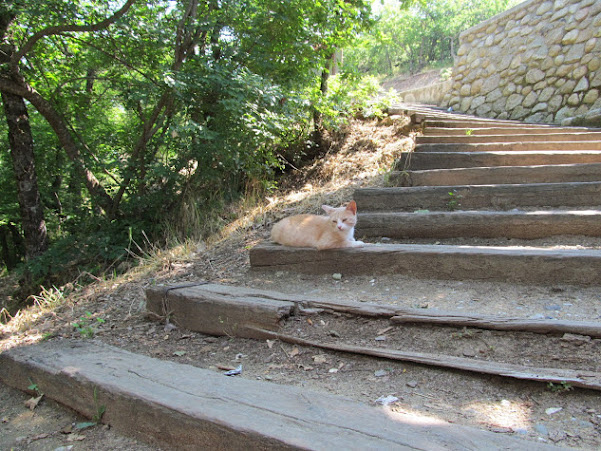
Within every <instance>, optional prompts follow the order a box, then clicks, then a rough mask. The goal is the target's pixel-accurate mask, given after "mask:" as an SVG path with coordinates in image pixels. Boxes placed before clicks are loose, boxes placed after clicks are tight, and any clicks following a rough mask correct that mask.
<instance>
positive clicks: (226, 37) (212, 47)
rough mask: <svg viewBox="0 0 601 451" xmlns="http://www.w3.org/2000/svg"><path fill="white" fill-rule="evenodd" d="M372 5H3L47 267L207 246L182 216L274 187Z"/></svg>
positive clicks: (9, 88) (39, 0)
mask: <svg viewBox="0 0 601 451" xmlns="http://www.w3.org/2000/svg"><path fill="white" fill-rule="evenodd" d="M367 4H368V2H367V1H359V0H352V1H351V0H348V1H344V0H327V1H321V2H314V1H309V0H299V1H298V2H282V1H281V0H261V1H259V0H178V1H167V0H148V1H144V2H139V1H138V2H136V1H134V0H127V1H126V0H121V1H119V2H104V1H99V0H85V1H84V0H79V1H71V0H28V1H27V2H25V1H15V2H9V3H6V5H8V8H9V11H10V13H11V14H12V17H13V19H12V20H11V21H9V23H8V25H7V28H6V29H7V32H6V34H5V35H4V37H3V45H5V46H6V47H7V48H10V49H11V52H7V57H6V59H5V61H4V62H3V63H2V71H1V72H0V91H1V92H3V93H7V94H9V95H12V96H16V97H19V98H22V99H24V100H25V105H26V107H27V108H29V114H30V122H31V130H32V131H31V133H32V135H33V138H34V139H33V142H35V145H36V147H35V149H34V151H35V158H36V163H37V171H38V177H39V180H40V183H39V187H40V188H39V189H40V191H41V193H40V196H39V197H40V198H41V200H42V205H43V207H44V211H45V214H46V220H47V223H48V230H49V234H50V237H51V241H52V246H51V251H49V252H50V253H49V257H48V258H51V257H52V256H54V257H52V258H54V260H55V261H56V260H57V259H59V256H58V254H57V252H58V249H59V247H58V244H59V242H60V241H61V240H67V239H68V240H67V241H65V242H66V243H70V244H66V245H65V246H64V247H62V251H61V252H63V254H61V255H60V259H61V260H68V261H71V262H72V261H77V259H78V258H81V257H79V256H77V255H73V253H72V249H75V248H78V249H82V250H86V252H89V251H91V250H94V252H96V254H95V255H94V257H93V258H91V260H94V261H96V262H97V261H102V260H107V261H111V260H114V259H115V258H117V257H116V256H115V253H116V252H117V251H118V250H119V252H123V248H124V247H125V246H126V245H127V240H128V239H130V238H131V237H132V234H133V235H135V234H138V235H139V236H141V233H142V232H143V231H146V232H157V234H156V235H155V237H157V236H159V235H160V232H161V229H162V228H164V227H165V225H166V223H171V224H174V223H175V224H177V227H178V230H180V231H181V232H182V233H185V234H189V233H194V230H193V229H198V228H199V226H198V223H200V222H201V221H198V223H197V224H188V223H187V220H186V219H185V218H184V217H183V215H182V214H180V212H182V211H187V210H190V209H193V210H196V211H198V214H197V215H196V216H197V217H201V216H200V215H205V214H214V213H211V211H218V210H215V207H219V206H220V205H222V204H223V203H224V202H227V201H228V200H230V199H233V198H235V197H236V196H239V195H240V194H243V193H244V190H245V189H246V187H248V186H256V185H262V186H269V185H270V183H271V182H270V181H271V180H272V179H273V175H274V173H275V170H277V168H278V167H279V166H280V164H281V161H280V159H279V157H278V154H279V152H278V149H280V148H285V147H287V146H289V145H290V144H291V143H292V142H303V140H304V139H305V138H306V132H307V130H308V129H309V126H310V124H311V118H312V110H311V105H312V104H313V105H315V104H316V103H317V102H318V101H319V97H320V94H319V92H320V90H319V87H320V80H321V78H320V75H321V73H322V72H324V71H323V68H324V67H325V63H326V61H327V57H328V55H331V53H332V51H333V49H335V48H337V47H339V46H341V45H342V44H343V43H344V42H347V41H348V39H350V38H352V37H353V36H355V35H356V34H357V32H358V30H359V29H360V27H361V26H362V24H363V23H365V21H367V18H368V11H369V8H368V5H367ZM325 73H326V75H327V71H325ZM6 175H8V174H7V172H5V171H0V177H1V176H6ZM13 175H14V174H13ZM0 182H1V183H0V189H2V187H4V186H5V183H4V181H3V180H0ZM6 186H7V185H6ZM3 194H4V193H0V195H3ZM2 214H3V213H2V211H1V210H0V215H2ZM8 219H9V218H1V217H0V220H5V221H7V220H8ZM11 220H13V221H14V219H12V218H11ZM21 222H23V221H21ZM202 222H203V223H210V222H211V221H208V220H203V221H202ZM171 227H172V226H171ZM171 230H173V228H171ZM148 235H150V236H152V233H148ZM69 240H70V241H69ZM119 240H121V241H119ZM123 240H125V243H123ZM107 249H108V250H107ZM112 249H114V250H115V253H113V252H112ZM80 254H83V251H80ZM42 266H44V267H45V268H48V267H50V266H53V265H51V264H44V265H42ZM54 266H55V267H56V266H57V265H54Z"/></svg>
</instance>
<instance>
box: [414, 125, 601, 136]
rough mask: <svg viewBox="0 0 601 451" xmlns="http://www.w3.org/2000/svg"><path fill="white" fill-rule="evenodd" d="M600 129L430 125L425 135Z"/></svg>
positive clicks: (588, 129) (537, 132)
mask: <svg viewBox="0 0 601 451" xmlns="http://www.w3.org/2000/svg"><path fill="white" fill-rule="evenodd" d="M599 131H601V130H599V129H590V128H585V127H552V128H549V127H547V128H541V127H519V128H511V127H494V125H491V126H489V127H475V128H445V127H428V128H426V129H424V131H423V134H424V136H440V135H444V136H466V135H468V134H469V135H470V136H472V137H473V136H480V135H493V136H499V135H514V134H520V135H527V134H535V135H538V134H541V133H544V134H547V135H551V134H553V135H555V134H559V135H562V134H565V133H590V132H599Z"/></svg>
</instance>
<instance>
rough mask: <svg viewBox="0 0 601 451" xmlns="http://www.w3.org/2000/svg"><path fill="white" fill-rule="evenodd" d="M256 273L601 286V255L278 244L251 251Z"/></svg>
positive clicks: (400, 246) (416, 247) (450, 248)
mask: <svg viewBox="0 0 601 451" xmlns="http://www.w3.org/2000/svg"><path fill="white" fill-rule="evenodd" d="M250 262H251V266H252V268H253V269H257V270H259V269H260V270H269V271H293V272H299V273H305V274H333V273H341V274H343V275H378V274H402V275H406V276H410V277H416V278H421V279H445V280H446V279H450V280H483V281H491V280H495V281H505V282H514V283H533V284H582V285H599V284H600V283H601V277H600V274H601V252H589V253H588V254H586V255H585V253H583V252H572V253H567V252H525V251H524V250H521V251H520V250H516V251H513V252H510V251H507V250H499V249H496V250H495V249H482V248H461V249H457V248H455V247H454V246H410V245H386V246H366V247H364V248H353V249H341V250H338V249H331V250H326V251H317V250H314V249H307V248H288V247H283V246H276V245H263V246H257V247H255V248H253V249H252V250H251V253H250Z"/></svg>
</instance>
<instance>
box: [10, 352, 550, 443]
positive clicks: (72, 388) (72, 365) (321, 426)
mask: <svg viewBox="0 0 601 451" xmlns="http://www.w3.org/2000/svg"><path fill="white" fill-rule="evenodd" d="M0 363H1V365H0V380H2V381H4V382H5V383H7V384H9V385H11V386H13V387H15V388H19V389H22V390H24V389H25V388H26V387H27V386H28V385H29V384H31V379H33V380H34V381H35V382H36V383H38V385H39V386H40V388H42V389H43V390H44V392H45V393H46V395H47V396H48V397H49V398H51V399H55V400H57V401H58V402H60V403H62V404H65V405H67V406H69V407H71V408H73V409H75V410H77V411H80V412H82V413H84V414H85V415H86V416H88V417H91V416H92V415H93V414H94V413H95V411H96V410H97V406H98V405H103V406H105V407H106V412H105V414H104V417H103V421H104V422H105V423H107V424H110V425H113V426H114V427H115V429H117V430H119V431H120V432H122V433H125V434H127V435H133V436H135V437H137V438H139V439H141V440H142V441H146V442H150V443H153V444H159V445H161V446H166V447H167V449H240V450H242V449H262V450H272V449H273V450H287V449H290V450H292V449H304V450H313V449H315V450H324V451H325V450H329V449H336V448H344V449H398V450H405V449H407V450H410V449H411V450H416V449H421V450H425V449H465V450H479V449H483V448H485V449H489V450H499V451H500V450H506V449H518V447H521V446H527V447H528V448H531V449H535V450H551V449H559V448H557V447H555V446H552V445H546V444H541V443H536V442H528V441H524V440H522V439H518V438H516V437H510V436H503V435H499V434H494V433H491V432H488V431H482V430H478V429H475V428H471V427H467V426H459V425H453V424H449V423H446V422H443V421H436V422H433V421H432V420H431V419H430V420H429V421H428V422H421V423H420V421H419V420H420V418H419V417H417V416H411V417H407V416H404V415H395V414H394V413H393V412H391V411H389V410H388V411H382V410H383V409H380V408H374V407H371V406H367V405H365V404H362V403H359V402H356V401H351V400H348V399H345V398H341V397H336V396H333V395H329V394H324V393H319V392H311V391H310V390H307V389H306V388H298V387H290V386H282V385H279V384H272V383H267V382H259V381H253V380H247V379H241V378H227V377H224V376H223V375H221V374H217V373H215V372H212V371H208V370H203V369H200V368H196V367H193V366H190V365H183V364H178V363H173V362H168V361H161V360H158V359H153V358H150V357H146V356H142V355H137V354H133V353H131V352H128V351H124V350H121V349H119V348H115V347H113V346H109V345H104V344H101V343H88V342H64V341H51V342H44V343H41V344H40V343H38V344H35V345H32V346H26V347H23V348H13V349H12V350H9V351H6V352H3V353H1V354H0ZM423 419H424V420H425V418H423Z"/></svg>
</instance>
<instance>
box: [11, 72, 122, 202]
mask: <svg viewBox="0 0 601 451" xmlns="http://www.w3.org/2000/svg"><path fill="white" fill-rule="evenodd" d="M0 91H1V92H8V93H11V94H14V95H18V96H21V97H23V98H25V99H27V100H28V101H29V103H31V104H32V105H33V106H34V108H35V109H36V110H37V111H38V112H39V113H40V114H41V115H42V116H43V117H44V119H46V121H47V122H48V124H50V126H51V127H52V129H53V130H54V133H56V136H57V138H58V140H59V142H60V143H61V145H62V146H63V148H64V149H65V152H67V155H68V156H69V158H70V159H71V161H72V162H73V164H74V166H75V168H76V170H77V172H78V173H79V174H80V175H81V176H82V178H83V179H84V182H85V185H86V188H87V189H88V191H89V192H90V194H91V195H92V197H93V198H94V200H95V201H96V202H97V203H98V205H99V206H100V207H101V208H102V209H103V210H104V211H105V212H110V211H112V210H113V208H112V207H113V200H112V199H111V196H109V194H108V193H107V192H106V191H105V190H104V188H103V187H102V185H101V184H100V182H99V181H98V179H97V178H96V177H95V176H94V174H93V173H92V172H91V171H90V170H89V169H88V168H87V166H86V164H85V161H84V159H83V157H82V156H81V152H80V151H79V148H78V147H77V144H76V143H75V141H74V140H73V136H72V135H71V133H70V131H69V129H68V127H67V125H66V124H65V121H64V120H63V118H62V117H61V115H60V114H59V113H58V111H56V110H55V109H54V107H53V106H52V104H51V103H50V102H48V101H47V100H46V99H45V98H44V97H42V96H41V95H40V94H39V93H38V92H37V91H36V90H35V89H33V88H32V87H31V86H29V85H28V84H27V83H26V82H25V81H24V80H21V81H19V82H17V81H15V80H11V79H9V78H7V77H2V76H0Z"/></svg>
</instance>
